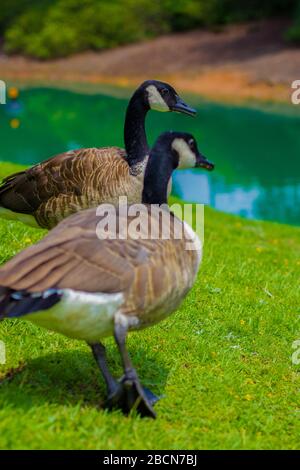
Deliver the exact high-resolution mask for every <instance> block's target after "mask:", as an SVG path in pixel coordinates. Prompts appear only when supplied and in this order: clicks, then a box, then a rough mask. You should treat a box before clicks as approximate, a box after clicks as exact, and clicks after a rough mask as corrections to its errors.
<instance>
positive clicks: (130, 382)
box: [106, 369, 159, 418]
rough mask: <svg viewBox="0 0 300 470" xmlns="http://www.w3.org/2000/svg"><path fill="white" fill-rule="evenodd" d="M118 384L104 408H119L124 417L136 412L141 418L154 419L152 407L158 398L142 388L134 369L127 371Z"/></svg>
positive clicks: (154, 414)
mask: <svg viewBox="0 0 300 470" xmlns="http://www.w3.org/2000/svg"><path fill="white" fill-rule="evenodd" d="M119 384H120V388H118V390H116V392H115V393H113V394H110V396H109V397H108V399H107V402H106V408H108V409H113V408H119V409H121V410H122V411H123V413H124V414H126V415H128V414H129V413H130V412H131V411H132V410H136V411H137V412H138V413H139V414H140V415H141V416H142V417H146V416H148V417H151V418H156V413H155V411H154V409H153V405H154V404H155V403H156V402H157V401H158V400H159V398H158V397H157V396H156V395H154V393H152V392H151V391H150V390H149V389H147V388H146V387H142V385H141V384H140V381H139V379H138V376H137V374H136V372H135V370H134V369H130V370H128V371H127V372H126V373H125V375H124V376H123V377H122V378H121V380H120V382H119Z"/></svg>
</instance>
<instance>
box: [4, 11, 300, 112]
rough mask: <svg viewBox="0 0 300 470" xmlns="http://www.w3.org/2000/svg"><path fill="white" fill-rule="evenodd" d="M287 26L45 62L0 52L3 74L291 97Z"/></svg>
mask: <svg viewBox="0 0 300 470" xmlns="http://www.w3.org/2000/svg"><path fill="white" fill-rule="evenodd" d="M287 26H288V22H287V21H286V20H282V19H274V20H269V21H264V22H259V23H251V24H244V25H238V26H231V27H227V28H225V29H223V30H222V31H219V32H211V31H192V32H189V33H183V34H173V35H167V36H164V37H161V38H158V39H155V40H152V41H148V42H144V43H141V44H136V45H130V46H125V47H119V48H117V49H114V50H110V51H104V52H98V53H96V52H88V53H83V54H79V55H76V56H73V57H69V58H66V59H60V60H54V61H49V62H39V61H36V60H33V59H28V58H24V57H19V56H15V57H8V56H6V55H5V54H1V55H0V79H4V80H5V79H6V80H8V79H9V80H29V81H43V82H45V81H47V82H66V81H67V82H88V83H95V84H97V83H115V84H119V85H131V84H135V83H137V82H140V81H141V80H143V79H145V78H160V79H165V80H168V81H171V82H172V83H174V85H175V86H176V87H178V88H180V89H182V90H186V91H191V92H194V93H198V94H201V95H204V96H206V97H208V98H210V99H214V100H225V101H234V102H237V101H243V100H249V99H255V100H259V101H276V102H286V103H288V102H290V94H291V89H290V85H291V82H292V81H294V80H296V79H300V49H299V48H293V47H291V46H288V45H287V44H286V43H285V42H284V41H283V39H282V34H283V31H284V30H285V29H286V28H287Z"/></svg>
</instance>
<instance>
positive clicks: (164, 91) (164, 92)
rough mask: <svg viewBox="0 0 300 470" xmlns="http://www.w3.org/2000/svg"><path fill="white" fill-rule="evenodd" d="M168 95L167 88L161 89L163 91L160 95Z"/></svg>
mask: <svg viewBox="0 0 300 470" xmlns="http://www.w3.org/2000/svg"><path fill="white" fill-rule="evenodd" d="M169 93H170V92H169V90H168V88H163V89H162V90H161V94H162V95H163V96H168V94H169Z"/></svg>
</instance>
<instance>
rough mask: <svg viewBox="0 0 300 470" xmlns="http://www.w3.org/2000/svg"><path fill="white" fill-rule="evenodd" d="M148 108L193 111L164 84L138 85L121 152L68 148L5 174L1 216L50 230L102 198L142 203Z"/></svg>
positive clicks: (106, 148) (114, 148)
mask: <svg viewBox="0 0 300 470" xmlns="http://www.w3.org/2000/svg"><path fill="white" fill-rule="evenodd" d="M150 109H153V110H156V111H176V112H180V113H185V114H190V115H194V114H195V113H196V111H195V110H194V109H192V108H190V107H189V106H187V105H186V104H185V103H184V102H183V101H182V99H181V98H180V97H179V96H178V94H177V93H176V91H175V90H174V88H172V87H171V86H170V85H168V84H167V83H163V82H159V81H156V80H148V81H146V82H144V83H142V85H140V86H139V88H138V89H137V90H136V91H135V93H134V94H133V96H132V98H131V99H130V102H129V105H128V108H127V112H126V118H125V128H124V140H125V150H126V151H124V150H123V149H121V148H118V147H103V148H89V149H79V150H71V151H69V152H66V153H62V154H60V155H56V156H54V157H52V158H50V159H48V160H46V161H44V162H42V163H40V164H38V165H35V166H33V167H32V168H29V169H28V170H25V171H21V172H19V173H15V174H13V175H11V176H8V177H7V178H5V179H4V180H3V183H2V185H1V186H0V216H2V217H5V218H8V219H16V220H20V221H22V222H24V223H27V224H29V225H33V226H35V227H37V226H39V227H43V228H52V227H54V226H55V225H56V224H57V223H58V222H60V221H61V220H62V219H64V218H65V217H67V216H69V215H70V214H72V213H74V212H77V211H79V210H82V209H87V208H89V207H96V206H98V205H99V204H101V203H103V202H105V203H112V204H116V203H117V202H118V198H119V196H122V195H126V196H127V197H128V200H129V202H131V203H134V202H141V198H142V191H143V181H144V171H145V167H146V163H147V157H148V153H149V148H148V143H147V138H146V132H145V118H146V114H147V112H148V111H149V110H150Z"/></svg>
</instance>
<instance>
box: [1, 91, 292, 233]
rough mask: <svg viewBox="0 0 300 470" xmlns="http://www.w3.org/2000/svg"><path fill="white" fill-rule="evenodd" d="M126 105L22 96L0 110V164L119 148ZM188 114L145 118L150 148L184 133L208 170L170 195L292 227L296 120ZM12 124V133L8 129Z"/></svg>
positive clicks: (60, 94)
mask: <svg viewBox="0 0 300 470" xmlns="http://www.w3.org/2000/svg"><path fill="white" fill-rule="evenodd" d="M126 104H127V99H121V98H114V97H112V96H105V95H99V94H98V95H86V94H79V93H73V92H70V91H63V90H56V89H28V90H25V91H23V92H22V93H21V95H20V98H19V99H18V101H17V102H12V101H11V102H9V103H8V104H7V105H5V106H4V105H1V106H0V141H1V150H0V152H1V154H0V160H2V161H12V162H17V163H22V164H33V163H36V162H39V161H41V160H44V159H46V158H48V157H49V156H51V155H54V154H57V153H60V152H63V151H66V150H68V149H72V148H78V147H93V146H96V147H101V146H106V145H120V146H123V121H124V112H125V109H126ZM194 104H195V103H193V105H194ZM196 107H197V108H198V111H199V115H198V116H197V117H196V118H189V117H187V116H182V115H177V114H173V113H157V112H152V113H149V115H148V118H147V132H148V136H149V142H150V143H152V142H153V141H154V140H155V138H156V137H157V136H158V135H159V134H160V133H161V132H163V131H165V130H168V129H173V130H182V131H189V132H191V133H192V134H194V136H195V137H196V138H197V141H198V144H199V148H200V149H201V150H202V152H203V153H204V154H205V155H206V156H207V158H209V159H210V160H212V161H213V162H214V163H215V164H216V169H215V171H214V172H212V173H206V172H205V171H203V170H181V171H179V170H178V171H177V172H176V174H175V176H174V185H173V193H174V194H175V195H177V196H180V197H182V198H183V199H185V200H188V201H194V202H202V203H205V204H209V205H211V206H213V207H215V208H217V209H219V210H222V211H225V212H230V213H233V214H239V215H241V216H244V217H248V218H254V219H266V220H274V221H278V222H285V223H290V224H297V225H299V222H300V158H299V157H300V132H299V131H300V116H299V115H294V116H291V115H290V116H289V115H287V114H282V115H280V114H278V113H276V114H275V113H274V114H272V113H270V112H263V111H261V110H255V109H247V108H237V107H229V106H225V105H224V106H222V105H216V104H209V103H200V102H199V105H198V106H197V104H196ZM14 118H17V119H19V121H20V123H19V124H20V125H19V127H18V128H12V127H11V125H13V124H12V123H11V120H12V119H14ZM17 125H18V123H17Z"/></svg>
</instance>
